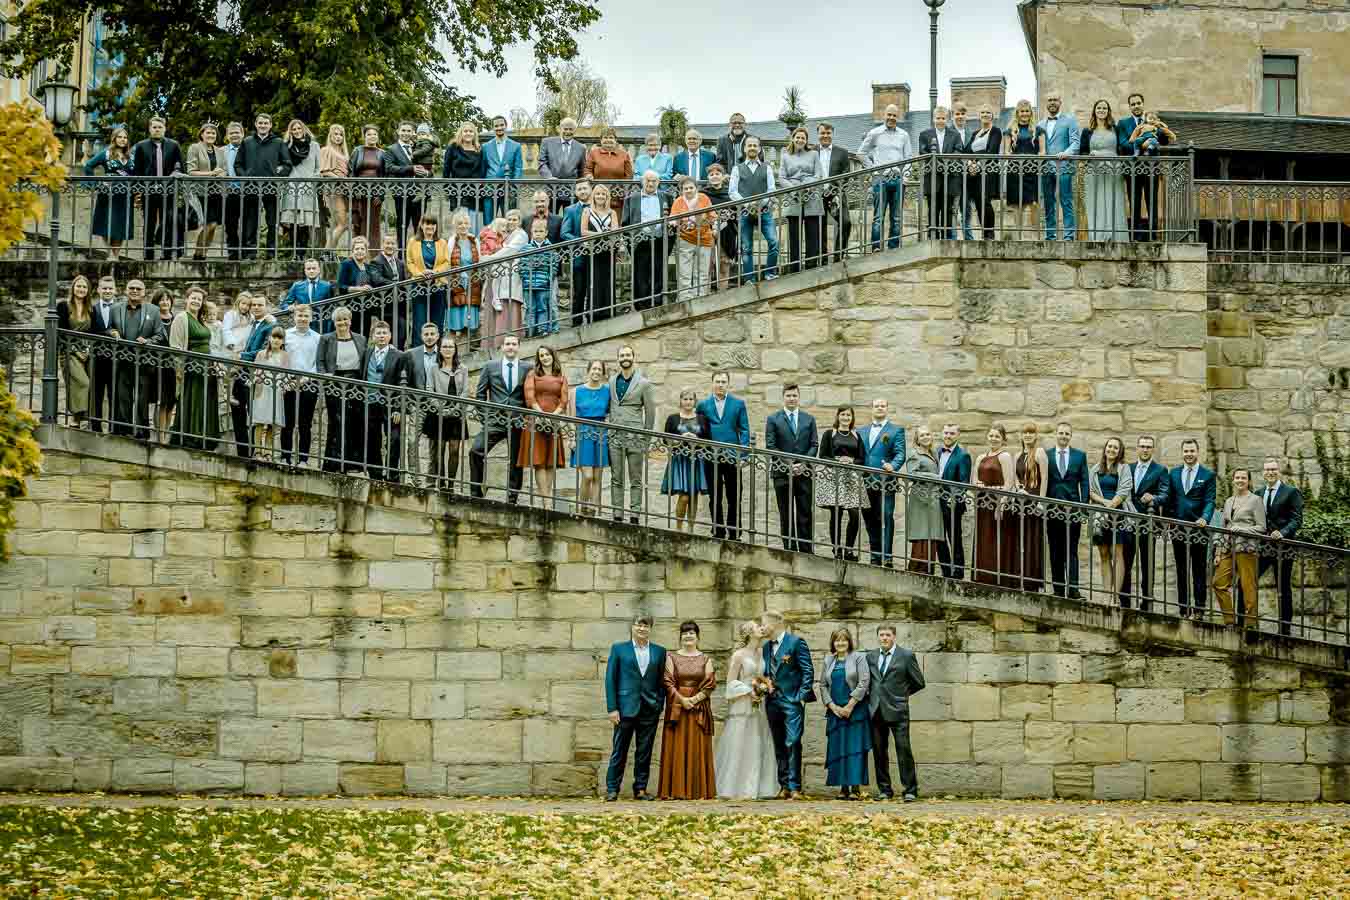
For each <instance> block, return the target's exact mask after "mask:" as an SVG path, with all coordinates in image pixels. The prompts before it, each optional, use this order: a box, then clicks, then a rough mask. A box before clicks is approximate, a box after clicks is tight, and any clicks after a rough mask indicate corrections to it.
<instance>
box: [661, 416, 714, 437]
mask: <svg viewBox="0 0 1350 900" xmlns="http://www.w3.org/2000/svg"><path fill="white" fill-rule="evenodd" d="M694 421H696V422H697V423H698V426H697V427H698V430H697V431H694V432H686V433H685V434H684V435H683V436H684V437H696V438H702V439H703V440H705V441H706V440H711V438H710V435H711V434H712V426H711V425H710V424H708V417H707V416H705V415H704V414H703V413H701V412H698V411H695V412H694ZM665 432H666V434H679V433H680V414H679V413H677V412H675V413H671V414H670V415H668V416H666V427H665Z"/></svg>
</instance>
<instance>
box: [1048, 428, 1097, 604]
mask: <svg viewBox="0 0 1350 900" xmlns="http://www.w3.org/2000/svg"><path fill="white" fill-rule="evenodd" d="M1072 440H1073V426H1072V425H1070V424H1069V423H1068V422H1060V423H1059V424H1058V425H1056V426H1055V449H1054V450H1052V451H1051V453H1050V476H1049V477H1048V478H1046V480H1045V488H1046V490H1045V496H1047V497H1049V498H1051V499H1052V500H1072V501H1074V502H1075V503H1084V504H1086V503H1087V502H1088V463H1087V454H1086V453H1084V452H1083V451H1082V450H1076V449H1074V448H1073V447H1070V446H1069V443H1070V442H1071V441H1072ZM1080 515H1081V513H1080V512H1078V511H1077V510H1075V511H1074V512H1073V514H1072V515H1071V516H1070V518H1073V519H1075V521H1072V522H1064V521H1063V520H1062V519H1059V518H1056V517H1047V519H1046V522H1045V536H1046V539H1047V540H1048V541H1049V542H1050V574H1051V585H1052V586H1053V587H1054V591H1055V594H1056V595H1057V596H1060V597H1063V596H1064V595H1065V593H1066V591H1067V593H1068V596H1069V597H1070V598H1071V599H1073V600H1081V599H1083V595H1082V594H1080V593H1078V541H1079V539H1080V538H1081V537H1082V535H1083V526H1082V523H1081V522H1078V521H1076V519H1077V518H1078V517H1079V516H1080ZM1066 567H1067V569H1068V576H1069V577H1068V580H1067V581H1066V580H1065V577H1064V575H1065V568H1066Z"/></svg>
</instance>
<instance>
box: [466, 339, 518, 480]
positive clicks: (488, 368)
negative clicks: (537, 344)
mask: <svg viewBox="0 0 1350 900" xmlns="http://www.w3.org/2000/svg"><path fill="white" fill-rule="evenodd" d="M519 352H520V338H518V337H517V336H516V335H514V334H508V335H507V336H506V337H504V338H502V355H501V358H500V359H494V360H492V361H491V362H489V363H488V364H487V365H485V366H483V370H482V371H481V372H479V373H478V387H477V388H475V390H474V397H475V398H477V399H478V400H483V401H486V402H489V403H499V404H501V405H503V406H515V407H520V408H524V406H525V376H526V375H529V374H530V369H531V366H530V363H528V362H526V361H525V360H522V359H520V358H519ZM486 414H487V421H486V422H484V423H483V428H482V430H481V431H479V432H478V436H477V437H476V438H474V439H473V449H471V450H470V451H469V491H470V492H471V493H472V494H473V496H475V497H482V496H483V469H484V468H485V467H486V465H487V455H488V454H489V453H491V452H492V448H493V447H495V446H497V445H498V444H500V443H501V442H502V440H503V439H505V440H506V442H507V445H506V446H507V450H508V451H509V452H508V459H507V465H508V466H510V482H509V483H510V490H508V491H507V492H506V502H507V503H515V502H516V498H517V497H519V496H520V484H521V481H522V480H523V476H524V470H523V469H521V468H520V466H518V465H516V458H517V457H518V456H519V455H520V429H519V428H508V427H507V426H506V423H505V421H503V420H504V417H505V413H504V412H503V411H493V412H487V413H486Z"/></svg>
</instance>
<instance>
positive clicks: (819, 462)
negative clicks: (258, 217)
mask: <svg viewBox="0 0 1350 900" xmlns="http://www.w3.org/2000/svg"><path fill="white" fill-rule="evenodd" d="M57 340H58V342H59V348H58V349H59V353H58V354H57V356H58V357H59V359H60V360H61V364H62V366H63V369H64V378H65V382H64V384H63V387H64V388H65V394H64V396H63V398H62V403H61V404H60V408H59V409H58V410H56V411H55V416H54V417H55V419H56V421H57V423H59V424H66V425H70V426H72V427H84V428H93V429H94V430H102V429H109V430H111V431H112V432H113V433H114V434H119V435H123V436H126V437H128V438H132V439H135V440H139V441H143V442H146V443H148V444H156V443H164V444H168V445H173V446H178V447H183V448H186V449H189V450H194V451H198V452H205V453H220V454H229V455H236V454H237V455H238V456H241V457H246V458H249V459H251V460H252V461H253V462H254V463H255V464H258V465H266V466H279V467H288V468H293V469H299V470H312V471H323V472H326V473H329V474H331V475H332V476H334V477H362V478H369V479H371V480H372V481H373V482H379V483H387V484H389V485H400V486H402V487H401V488H400V489H416V490H427V491H439V492H443V493H445V494H446V495H448V496H451V497H455V496H470V497H483V498H486V499H489V500H492V501H496V502H506V503H509V504H517V503H522V502H523V503H525V504H527V505H530V506H537V507H540V508H542V509H544V510H549V511H551V512H552V513H554V514H563V515H578V516H597V517H603V518H606V519H608V518H611V517H612V518H614V519H615V520H628V521H630V522H633V523H635V524H637V525H640V526H644V527H649V528H660V529H665V530H672V531H678V532H683V533H686V534H710V535H711V536H713V537H717V538H721V539H724V540H729V541H735V542H740V543H745V544H752V545H761V546H777V545H780V544H781V545H782V546H783V548H784V549H785V550H788V551H791V552H796V553H801V554H811V555H826V556H830V555H833V556H834V558H835V559H837V560H838V561H839V562H840V564H843V565H860V566H862V565H870V566H874V567H890V568H894V567H903V568H907V569H909V570H910V571H911V572H915V573H919V574H925V575H931V576H934V577H947V578H951V579H954V580H962V579H963V577H964V574H963V573H961V572H959V571H956V570H954V569H953V568H952V567H951V566H944V565H941V564H939V563H937V562H935V561H934V554H933V552H932V551H933V549H934V545H933V543H932V542H934V541H940V540H941V536H942V534H943V532H944V527H937V526H936V525H935V521H934V520H935V518H937V519H939V520H940V519H942V518H945V519H946V520H947V521H946V523H945V530H952V529H955V530H958V531H960V530H962V529H972V530H973V541H970V542H968V546H970V547H971V548H972V552H971V553H970V554H969V564H968V565H967V566H966V568H967V569H968V570H969V572H968V574H969V576H970V580H971V581H972V582H974V583H975V584H977V585H985V586H988V587H991V588H997V589H1002V590H1010V591H1020V592H1023V593H1027V594H1040V593H1043V592H1049V593H1054V594H1056V595H1059V596H1060V597H1063V598H1064V599H1062V600H1057V601H1056V602H1064V603H1070V604H1078V605H1080V606H1082V607H1084V608H1091V607H1093V606H1096V607H1098V608H1101V607H1122V606H1123V607H1127V608H1132V609H1134V608H1142V609H1146V610H1147V611H1148V612H1150V613H1152V614H1154V615H1157V616H1162V617H1166V618H1178V617H1191V618H1195V619H1200V620H1210V621H1217V618H1218V614H1219V610H1220V606H1221V605H1222V606H1223V613H1224V618H1226V619H1228V620H1229V622H1230V624H1231V623H1232V622H1234V621H1236V620H1235V618H1234V615H1233V614H1232V610H1230V609H1228V608H1227V605H1226V604H1219V603H1216V601H1218V600H1219V599H1220V597H1219V596H1218V595H1217V589H1214V590H1215V596H1211V590H1212V586H1213V585H1214V583H1215V578H1214V575H1215V570H1216V567H1218V566H1219V564H1220V560H1222V559H1223V557H1224V556H1225V555H1227V554H1236V556H1237V558H1238V562H1239V564H1240V565H1239V568H1243V567H1245V566H1246V564H1247V563H1248V562H1251V563H1253V564H1255V563H1256V562H1258V561H1260V560H1269V561H1270V562H1271V563H1272V564H1274V566H1275V569H1276V571H1277V572H1279V573H1281V576H1282V577H1284V578H1285V579H1286V582H1285V583H1286V584H1287V585H1289V589H1290V593H1291V600H1292V607H1291V609H1288V610H1286V611H1285V613H1283V614H1277V615H1274V616H1271V615H1257V616H1248V617H1247V618H1246V620H1245V623H1241V622H1240V623H1239V624H1245V625H1246V626H1247V627H1250V628H1256V629H1260V630H1262V631H1267V632H1283V633H1285V634H1291V636H1292V637H1294V638H1298V639H1302V640H1305V641H1312V642H1317V643H1322V644H1338V645H1344V644H1347V643H1350V618H1348V617H1347V606H1346V603H1347V580H1346V576H1347V551H1345V550H1342V549H1338V548H1333V547H1325V546H1319V545H1313V544H1307V543H1303V542H1300V541H1297V540H1275V539H1271V538H1268V537H1264V536H1261V535H1256V534H1252V533H1248V532H1235V531H1230V530H1227V529H1224V528H1219V527H1212V526H1206V527H1202V526H1199V525H1196V524H1194V523H1191V522H1182V521H1178V520H1175V519H1171V518H1166V517H1164V516H1151V515H1142V514H1135V513H1129V512H1124V511H1121V510H1110V509H1107V508H1105V507H1102V506H1094V505H1085V504H1079V503H1073V502H1067V501H1059V500H1053V499H1050V498H1047V497H1044V496H1040V495H1038V494H1035V493H1025V492H1008V491H1004V490H1002V489H996V488H992V487H986V486H983V485H979V484H969V485H968V484H960V483H953V482H949V481H942V480H938V479H936V478H934V477H931V476H922V475H917V474H914V472H913V471H911V469H910V468H909V467H907V466H902V467H901V468H900V469H898V470H897V471H895V472H888V471H885V470H883V469H877V468H870V467H865V466H859V465H853V464H841V463H839V462H837V461H835V460H832V459H819V458H814V457H803V456H796V455H793V454H788V453H782V452H777V451H774V450H769V449H763V448H760V447H757V446H754V442H753V440H751V441H749V442H748V443H747V444H745V445H739V444H728V443H719V442H716V441H710V440H700V439H692V438H686V437H684V436H681V435H679V434H673V433H665V432H656V431H646V430H642V429H638V428H629V427H623V426H620V425H615V424H611V423H608V422H605V421H600V420H594V419H584V418H577V417H574V416H568V415H557V414H548V413H539V412H534V411H530V410H526V409H524V408H521V407H517V406H512V405H502V404H500V403H492V402H485V401H480V400H475V399H471V398H469V397H465V396H456V395H454V394H453V393H433V392H429V391H425V390H419V389H416V388H413V387H408V386H406V384H404V383H402V382H403V379H401V378H400V379H397V380H396V383H390V384H385V383H378V384H376V383H370V382H366V381H361V380H356V379H353V378H347V377H342V376H340V375H333V374H314V373H302V372H296V371H294V370H288V369H282V368H277V367H273V366H269V365H261V364H254V363H245V362H240V361H238V360H235V359H230V358H226V357H221V356H214V355H210V354H207V353H198V352H190V351H184V350H175V349H170V348H167V347H163V346H158V345H156V344H139V343H135V342H131V341H119V340H114V339H111V338H106V337H101V336H91V335H88V334H83V333H79V332H64V331H63V332H59V333H58V338H57ZM43 349H44V345H43V337H42V335H41V334H39V333H36V332H28V333H21V332H16V331H14V330H9V331H6V332H0V358H3V359H4V360H7V361H8V366H7V368H8V369H9V371H10V374H11V377H12V379H13V384H14V386H15V389H16V392H17V396H18V397H19V399H20V401H21V402H24V403H27V404H30V405H31V402H32V401H33V400H34V399H35V398H34V392H33V379H32V376H31V368H30V370H29V374H28V375H27V376H25V374H24V372H23V371H22V368H23V366H24V365H25V361H26V360H27V361H28V362H29V363H30V364H31V362H32V361H33V360H35V359H36V358H37V356H38V355H39V354H40V353H41V351H42V350H43ZM73 367H74V368H77V369H78V374H80V375H84V376H87V381H85V380H84V379H82V378H79V377H72V374H73V373H72V368H73ZM405 371H406V370H405ZM86 383H87V384H88V385H89V387H88V390H89V394H90V396H88V397H85V396H74V397H72V396H71V395H70V393H69V390H70V388H71V386H73V385H80V384H86ZM166 406H167V407H170V408H171V409H172V410H173V413H172V415H171V416H170V417H169V418H167V419H158V417H157V416H155V415H153V414H152V410H153V411H154V412H155V413H157V412H159V411H160V410H161V409H163V408H165V407H166ZM250 420H251V421H252V424H253V428H251V429H250V428H248V427H247V426H248V424H249V422H250ZM264 422H271V423H274V424H273V425H272V426H271V427H270V428H268V429H267V430H264V429H262V428H260V427H259V426H260V425H261V424H262V423H264ZM241 424H242V425H243V426H244V427H240V426H241ZM502 451H506V452H502ZM620 453H626V454H633V455H634V456H635V459H633V457H630V459H633V461H634V462H636V464H637V466H636V467H637V468H638V469H639V470H640V472H641V473H642V475H641V479H640V480H639V482H638V484H637V485H636V488H634V487H633V485H632V484H631V482H630V485H629V490H627V491H624V490H622V489H615V488H614V486H613V485H612V484H611V485H610V486H609V487H610V488H611V489H612V492H611V491H606V490H602V487H603V484H602V481H603V476H604V472H605V469H606V468H607V465H608V460H609V458H610V457H612V456H616V455H618V454H620ZM910 457H913V450H911V453H910ZM548 461H552V463H553V465H552V466H550V465H549V464H548ZM681 496H684V497H686V498H687V499H686V500H685V501H684V502H681V499H680V498H681ZM799 504H801V505H804V507H805V508H804V509H803V508H802V506H799ZM831 510H834V515H833V516H831V515H830V512H831ZM850 511H852V513H861V516H862V518H863V519H864V520H865V521H866V522H867V526H868V527H867V530H868V532H871V533H872V534H873V535H874V537H873V538H868V539H864V538H863V537H862V531H861V529H858V528H857V526H856V524H854V523H856V519H853V523H850V521H849V520H850V519H851V518H853V515H852V513H850ZM799 514H800V517H799ZM830 519H832V520H833V521H832V522H830V523H829V525H828V526H827V520H830ZM797 522H804V523H805V524H804V525H794V524H792V523H797ZM940 524H941V523H940V522H939V523H938V525H940ZM972 527H973V528H972ZM1079 532H1081V534H1082V535H1083V536H1085V537H1086V536H1092V537H1091V538H1090V539H1089V541H1088V543H1089V544H1091V543H1093V542H1099V543H1105V544H1106V546H1107V547H1108V548H1109V549H1111V550H1114V548H1115V546H1117V545H1125V544H1130V545H1132V546H1134V547H1135V548H1136V549H1138V551H1139V552H1137V553H1136V555H1135V560H1136V565H1135V567H1134V570H1133V571H1132V572H1131V573H1130V578H1129V582H1128V587H1126V586H1125V585H1123V584H1122V583H1121V577H1122V576H1123V574H1124V573H1123V572H1120V571H1119V570H1117V571H1115V572H1113V571H1111V569H1109V568H1108V569H1105V570H1103V568H1102V566H1101V565H1100V564H1099V563H1098V562H1097V560H1096V555H1095V554H1094V553H1092V552H1091V547H1089V548H1087V549H1088V552H1087V553H1086V554H1085V562H1084V564H1083V565H1082V570H1083V572H1084V573H1085V574H1084V575H1083V577H1082V578H1081V581H1080V582H1079V583H1077V584H1074V583H1066V582H1067V581H1068V580H1069V578H1071V577H1072V576H1064V575H1058V576H1056V575H1054V573H1055V572H1063V571H1064V569H1063V568H1062V567H1060V568H1055V567H1053V566H1051V565H1047V563H1053V562H1054V561H1055V560H1056V559H1059V560H1068V559H1073V558H1077V557H1079V556H1080V549H1082V548H1080V546H1079V541H1078V538H1077V535H1078V533H1079ZM1145 545H1147V547H1148V548H1150V550H1151V552H1149V553H1145V552H1144V551H1143V547H1144V546H1145ZM1113 555H1114V554H1113V553H1112V554H1108V558H1109V557H1110V556H1113ZM1177 557H1184V558H1185V559H1186V560H1189V562H1190V566H1191V567H1192V568H1191V569H1190V571H1189V572H1182V573H1181V574H1180V577H1178V573H1177V571H1176V563H1175V560H1176V558H1177ZM1056 577H1058V578H1059V579H1061V580H1060V582H1059V583H1056V582H1055V578H1056ZM1235 581H1236V579H1235ZM1192 585H1194V587H1192ZM1220 587H1222V584H1220ZM1232 590H1233V592H1234V593H1236V592H1237V588H1236V586H1235V585H1234V587H1233V588H1232ZM1248 599H1249V600H1255V599H1256V598H1253V597H1251V595H1248ZM1272 599H1273V598H1272ZM1276 606H1277V604H1273V603H1272V604H1269V607H1276ZM1257 608H1259V607H1257ZM1237 614H1238V615H1240V609H1239V610H1238V613H1237Z"/></svg>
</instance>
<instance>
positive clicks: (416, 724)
mask: <svg viewBox="0 0 1350 900" xmlns="http://www.w3.org/2000/svg"><path fill="white" fill-rule="evenodd" d="M375 761H376V762H384V763H388V762H403V763H408V762H430V761H431V723H430V722H426V721H417V720H412V719H381V720H380V721H379V722H378V723H377V730H376V737H375Z"/></svg>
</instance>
